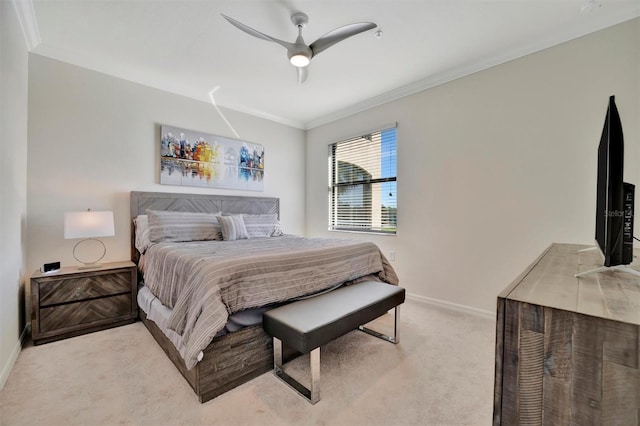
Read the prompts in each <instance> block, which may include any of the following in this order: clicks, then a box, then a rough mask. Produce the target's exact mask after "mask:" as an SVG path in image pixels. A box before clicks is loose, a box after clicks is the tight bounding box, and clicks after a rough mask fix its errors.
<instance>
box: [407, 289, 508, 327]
mask: <svg viewBox="0 0 640 426" xmlns="http://www.w3.org/2000/svg"><path fill="white" fill-rule="evenodd" d="M407 300H411V301H414V302H418V303H422V304H425V305H430V306H437V307H440V308H444V309H448V310H450V311H456V312H463V313H465V314H470V315H475V316H479V317H483V318H488V319H492V320H494V321H495V319H496V313H495V312H491V311H485V310H484V309H478V308H474V307H471V306H466V305H459V304H457V303H452V302H447V301H444V300H440V299H433V298H431V297H426V296H420V295H418V294H412V293H407Z"/></svg>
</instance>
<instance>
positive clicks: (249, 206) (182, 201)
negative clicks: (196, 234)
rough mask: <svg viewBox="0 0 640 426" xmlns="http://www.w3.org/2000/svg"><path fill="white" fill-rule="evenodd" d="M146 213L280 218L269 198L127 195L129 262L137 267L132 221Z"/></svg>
mask: <svg viewBox="0 0 640 426" xmlns="http://www.w3.org/2000/svg"><path fill="white" fill-rule="evenodd" d="M147 209H150V210H173V211H182V212H210V213H217V212H222V213H245V214H266V213H271V214H273V213H275V214H277V215H278V218H280V199H279V198H270V197H241V196H233V195H213V194H212V195H209V194H184V193H170V192H139V191H132V192H131V223H132V225H131V259H132V260H133V261H134V262H136V263H137V260H138V256H139V255H138V252H137V250H136V248H135V244H134V238H135V236H134V232H135V227H134V226H133V219H134V218H135V217H136V216H138V215H139V214H146V211H147Z"/></svg>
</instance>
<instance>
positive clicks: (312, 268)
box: [144, 236, 398, 369]
mask: <svg viewBox="0 0 640 426" xmlns="http://www.w3.org/2000/svg"><path fill="white" fill-rule="evenodd" d="M144 263H145V266H144V281H145V284H146V285H147V286H148V287H149V289H150V290H151V291H152V292H153V294H154V295H155V296H156V297H157V298H158V299H159V300H160V301H161V302H162V303H163V304H164V305H166V306H168V307H170V308H172V309H173V313H172V315H171V317H170V319H169V324H168V326H169V328H171V329H172V330H175V331H176V332H177V333H178V334H180V335H181V336H182V340H183V342H184V344H185V348H184V353H183V354H182V355H183V358H184V360H185V363H186V366H187V368H188V369H191V368H193V367H194V366H195V364H196V363H197V357H198V354H199V353H200V351H202V350H203V349H204V348H205V347H207V345H208V344H209V343H210V342H211V340H212V339H213V338H214V337H215V335H216V333H218V331H220V330H222V329H223V328H224V326H225V324H226V322H227V317H228V315H229V314H230V313H234V312H238V311H241V310H243V309H248V308H254V307H260V306H265V305H268V304H271V303H276V302H282V301H286V300H289V299H294V298H296V297H300V296H304V295H307V294H311V293H314V292H318V291H321V290H325V289H328V288H331V287H333V286H336V285H337V284H340V283H343V282H347V281H353V280H356V279H358V278H360V277H363V276H367V275H371V274H375V275H376V276H377V278H378V279H380V280H381V281H385V282H388V283H391V284H398V277H397V275H396V274H395V272H394V270H393V268H392V267H391V265H390V264H389V262H388V261H387V259H386V258H385V257H384V256H383V255H382V253H381V252H380V250H379V249H378V247H377V246H376V245H375V244H373V243H369V242H358V241H352V240H338V239H321V238H304V237H294V236H284V237H273V238H259V239H250V240H239V241H198V242H188V243H159V244H155V245H153V246H151V247H150V248H149V249H148V250H147V252H146V254H145V261H144Z"/></svg>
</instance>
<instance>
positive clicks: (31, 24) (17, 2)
mask: <svg viewBox="0 0 640 426" xmlns="http://www.w3.org/2000/svg"><path fill="white" fill-rule="evenodd" d="M11 2H12V3H13V6H14V7H15V9H16V14H17V15H18V21H20V26H21V27H22V34H23V35H24V39H25V41H26V42H27V48H28V49H29V51H31V50H33V49H35V48H36V47H37V46H38V45H39V44H40V43H41V42H42V38H41V37H40V30H39V29H38V21H37V20H36V11H35V9H34V7H33V0H11Z"/></svg>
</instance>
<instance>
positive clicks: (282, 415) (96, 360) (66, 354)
mask: <svg viewBox="0 0 640 426" xmlns="http://www.w3.org/2000/svg"><path fill="white" fill-rule="evenodd" d="M391 324H392V318H391V315H385V317H383V318H382V319H379V320H377V321H376V324H374V326H376V327H377V328H378V329H380V328H381V327H382V330H381V331H386V329H384V327H388V326H390V325H391ZM494 328H495V323H494V321H492V320H491V319H487V318H482V317H477V316H473V315H465V314H463V313H459V312H452V311H448V310H443V309H438V308H433V307H427V306H425V305H422V304H418V303H416V302H412V301H407V302H406V303H405V304H404V305H402V311H401V322H400V344H398V345H393V344H391V343H387V342H384V341H382V340H380V339H376V338H375V337H372V336H369V335H367V334H365V333H362V332H359V331H354V332H351V333H349V334H347V335H345V336H343V337H341V338H339V339H337V340H335V341H334V342H332V343H330V344H329V345H327V346H326V347H323V348H322V349H321V354H320V363H321V398H322V399H321V400H320V402H318V403H317V404H316V405H311V404H309V403H308V402H306V401H305V400H304V399H303V398H301V397H300V396H298V395H297V394H295V393H294V392H293V391H292V390H291V389H290V388H288V387H287V386H286V385H285V384H283V383H281V382H280V381H279V380H278V379H276V378H275V377H274V376H273V374H271V373H266V374H263V375H262V376H260V377H258V378H256V379H254V380H252V381H250V382H249V383H246V384H244V385H242V386H240V387H238V388H236V389H233V390H231V391H229V392H227V393H226V394H224V395H222V396H219V397H218V398H215V399H213V400H211V401H209V402H207V403H205V404H200V403H199V402H198V399H197V397H196V396H195V394H194V393H193V391H192V389H191V388H190V387H189V385H188V384H187V382H186V381H185V380H184V379H183V377H182V376H181V375H180V373H178V371H177V370H176V369H175V367H174V366H173V364H172V363H171V361H169V359H167V358H166V356H165V355H164V352H163V351H162V349H161V348H160V347H159V346H158V345H157V344H156V343H155V341H154V340H153V338H152V337H151V335H150V334H149V333H148V331H147V330H146V328H145V327H144V325H143V324H142V323H141V322H136V323H134V324H131V325H127V326H124V327H118V328H114V329H110V330H105V331H101V332H97V333H92V334H88V335H84V336H79V337H75V338H72V339H66V340H61V341H58V342H54V343H49V344H45V345H41V346H35V347H34V346H32V345H27V346H26V347H25V348H24V349H23V350H22V352H21V353H20V356H19V357H18V360H17V362H16V365H15V367H14V369H13V371H12V372H11V375H10V376H9V379H8V381H7V383H6V385H5V388H4V389H3V390H2V392H1V393H0V424H1V425H6V426H9V425H456V426H457V425H487V424H490V423H491V416H492V409H493V407H492V405H493V373H494V344H495V337H494V336H495V330H494ZM285 369H286V371H287V372H288V373H290V374H291V375H294V376H296V377H299V378H302V377H307V375H308V374H309V373H308V357H304V356H303V357H299V358H297V359H296V360H294V361H292V362H291V363H289V364H286V366H285ZM301 375H302V376H301Z"/></svg>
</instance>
